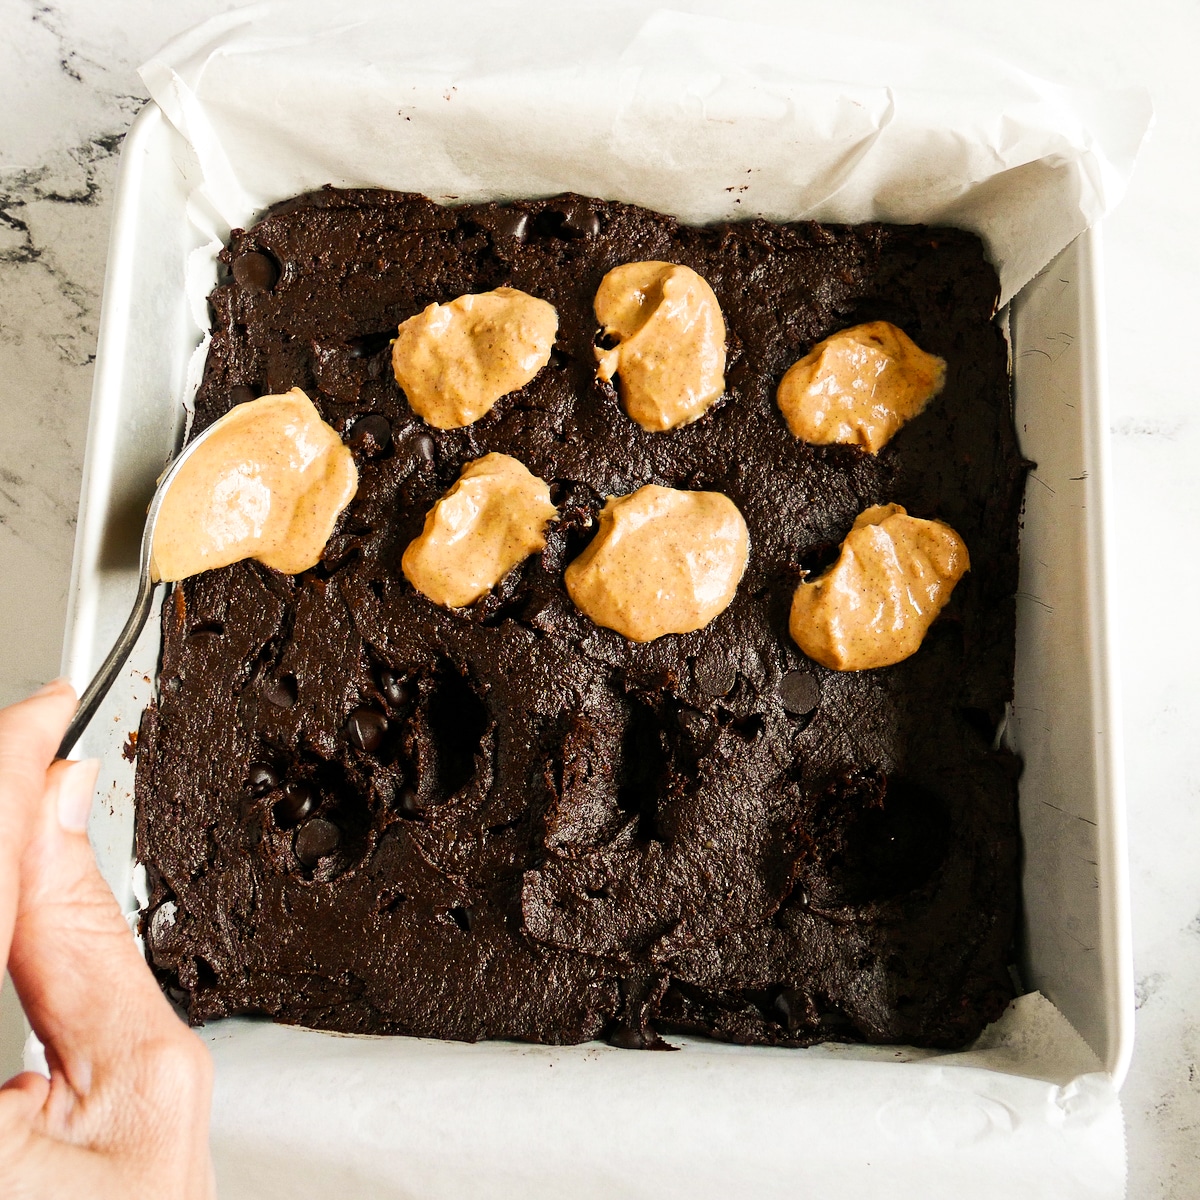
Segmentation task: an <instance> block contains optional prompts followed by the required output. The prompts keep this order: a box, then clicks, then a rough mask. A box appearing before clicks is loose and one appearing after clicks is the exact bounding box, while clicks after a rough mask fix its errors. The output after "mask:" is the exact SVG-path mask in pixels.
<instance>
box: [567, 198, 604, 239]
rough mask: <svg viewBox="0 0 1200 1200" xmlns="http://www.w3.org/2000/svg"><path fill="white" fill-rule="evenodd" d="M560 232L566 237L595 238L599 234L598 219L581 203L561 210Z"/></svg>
mask: <svg viewBox="0 0 1200 1200" xmlns="http://www.w3.org/2000/svg"><path fill="white" fill-rule="evenodd" d="M562 231H563V233H565V234H566V235H567V237H595V236H596V234H598V233H599V232H600V218H599V217H598V216H597V215H596V214H595V212H593V211H592V209H591V208H590V207H589V206H588V205H587V204H584V203H583V202H582V201H581V202H580V203H578V204H572V205H571V206H570V207H569V208H566V209H564V210H563V215H562Z"/></svg>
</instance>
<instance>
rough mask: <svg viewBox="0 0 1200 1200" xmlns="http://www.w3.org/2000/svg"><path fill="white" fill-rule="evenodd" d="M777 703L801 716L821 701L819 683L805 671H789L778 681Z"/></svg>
mask: <svg viewBox="0 0 1200 1200" xmlns="http://www.w3.org/2000/svg"><path fill="white" fill-rule="evenodd" d="M779 703H780V704H782V705H783V707H784V708H785V709H787V711H788V712H790V713H795V715H796V716H798V717H802V716H804V715H805V714H806V713H810V712H812V710H813V709H814V708H816V707H817V705H818V704H820V703H821V685H820V684H819V683H818V682H817V679H816V676H815V675H810V674H809V673H808V672H807V671H789V672H788V673H787V674H786V675H785V676H784V677H783V678H782V679H781V680H780V681H779Z"/></svg>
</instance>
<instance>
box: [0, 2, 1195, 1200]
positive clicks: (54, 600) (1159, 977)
mask: <svg viewBox="0 0 1200 1200" xmlns="http://www.w3.org/2000/svg"><path fill="white" fill-rule="evenodd" d="M749 6H750V0H748V7H749ZM232 7H235V6H234V5H231V4H229V3H224V2H220V0H172V2H171V3H166V2H165V0H109V2H108V3H105V4H103V5H97V4H94V3H83V2H82V0H60V2H59V3H54V4H47V3H38V2H37V0H0V629H3V631H4V634H3V637H2V638H0V647H2V649H0V703H6V702H8V701H11V700H13V699H16V698H17V697H19V696H21V695H23V694H24V693H26V692H27V691H28V690H30V689H31V688H32V687H33V686H35V685H37V684H39V683H41V682H42V681H44V680H45V679H47V678H49V677H50V676H52V675H54V674H56V673H57V669H58V661H59V654H60V649H61V640H62V629H63V618H64V613H65V604H66V590H67V583H68V577H69V572H70V561H71V550H72V541H73V536H74V524H75V510H76V505H77V502H78V495H79V481H80V464H81V461H82V456H83V448H84V440H85V435H86V426H87V411H88V402H89V397H90V391H91V368H92V360H93V355H94V352H95V341H96V329H97V322H98V318H99V298H100V291H101V287H102V282H103V274H104V263H105V257H106V252H107V240H108V225H109V218H110V210H111V199H112V189H113V182H114V178H115V173H116V166H117V158H118V155H119V151H120V143H121V139H122V137H123V135H124V133H125V131H126V130H127V129H128V127H129V124H130V122H131V121H132V119H133V116H134V115H135V114H136V112H137V110H138V109H139V108H140V106H141V104H142V103H143V98H144V91H143V89H142V85H141V81H140V80H139V79H138V77H137V74H136V66H137V64H138V63H140V62H141V61H142V60H144V59H145V58H146V57H148V56H149V55H150V54H151V53H152V52H153V51H154V50H155V49H157V48H158V47H159V46H160V45H161V44H162V43H163V42H165V41H166V40H167V39H168V38H169V37H171V36H172V35H173V34H175V33H176V32H179V31H181V30H183V29H185V28H187V27H188V26H190V25H192V24H194V23H195V22H197V21H199V20H201V19H203V18H204V17H206V16H208V15H211V14H214V13H217V12H221V11H225V10H226V9H228V8H232ZM855 7H856V9H857V10H858V11H860V12H863V13H866V14H867V15H868V16H869V15H870V14H871V13H875V14H877V15H878V16H879V18H880V20H883V19H884V14H885V12H887V11H888V9H889V5H887V4H885V3H884V0H859V2H858V3H857V4H856V6H855ZM908 10H909V11H911V15H912V19H913V20H914V21H917V20H923V21H928V22H929V23H930V25H931V27H934V26H936V25H937V24H938V23H939V22H943V21H947V20H949V21H957V22H959V23H962V22H969V24H970V26H971V28H972V29H973V30H974V31H975V32H976V33H977V34H978V36H979V38H980V39H981V41H984V42H985V43H986V44H988V45H989V46H990V47H991V48H992V49H993V50H994V51H995V52H997V53H1001V54H1004V55H1006V56H1008V57H1010V58H1013V59H1015V60H1017V61H1018V62H1021V63H1022V64H1024V65H1026V66H1028V67H1029V68H1030V69H1031V70H1034V71H1038V72H1039V73H1042V74H1046V75H1051V76H1058V77H1060V78H1064V79H1067V80H1072V81H1075V82H1091V83H1111V84H1123V83H1134V82H1143V83H1146V84H1148V85H1149V86H1150V87H1151V89H1152V91H1153V93H1154V97H1155V102H1156V106H1157V109H1158V114H1159V115H1158V125H1157V128H1156V130H1155V132H1154V135H1153V137H1152V138H1151V140H1150V142H1149V144H1148V145H1147V147H1146V148H1145V150H1144V152H1143V156H1142V159H1141V161H1140V164H1139V167H1138V171H1137V174H1136V176H1135V179H1134V182H1133V186H1132V188H1131V190H1130V194H1129V196H1128V198H1127V199H1126V201H1125V203H1124V204H1123V206H1122V207H1121V208H1120V209H1118V211H1117V212H1116V213H1115V214H1114V215H1113V216H1112V217H1111V218H1110V219H1109V220H1108V221H1107V222H1106V227H1105V243H1106V257H1107V272H1106V279H1107V288H1108V319H1109V332H1110V336H1109V356H1110V366H1109V385H1110V393H1111V399H1112V409H1113V426H1112V432H1113V438H1112V452H1113V465H1114V474H1115V484H1116V486H1115V506H1114V512H1113V513H1112V521H1111V525H1112V534H1113V548H1114V554H1115V565H1116V568H1117V571H1116V601H1117V612H1118V618H1119V620H1120V622H1121V628H1122V637H1121V664H1120V666H1121V670H1122V672H1123V675H1124V691H1123V695H1124V708H1125V721H1124V737H1125V746H1126V758H1127V767H1128V770H1127V787H1128V796H1129V827H1130V845H1131V855H1130V858H1131V863H1130V868H1131V880H1132V888H1133V905H1134V946H1135V964H1136V973H1137V1018H1138V1033H1137V1038H1138V1040H1137V1047H1136V1050H1135V1055H1134V1065H1133V1069H1132V1072H1131V1074H1130V1077H1129V1080H1128V1082H1127V1084H1126V1087H1125V1089H1124V1092H1123V1094H1122V1098H1123V1103H1124V1107H1125V1113H1126V1120H1127V1125H1128V1139H1129V1159H1130V1190H1129V1195H1130V1196H1131V1197H1133V1198H1134V1200H1191V1198H1192V1197H1197V1196H1200V870H1197V865H1196V864H1197V859H1198V857H1200V770H1198V769H1197V767H1196V761H1197V755H1196V753H1195V749H1194V747H1195V745H1196V743H1197V740H1198V739H1197V733H1196V731H1197V729H1198V728H1200V687H1198V686H1197V681H1198V680H1200V638H1198V637H1197V636H1196V634H1195V632H1194V625H1195V617H1194V615H1193V614H1194V611H1195V608H1196V603H1197V597H1198V596H1200V554H1198V553H1197V551H1196V546H1197V534H1196V531H1195V524H1196V522H1195V518H1194V516H1193V515H1192V513H1193V507H1194V504H1195V486H1194V479H1195V476H1196V474H1197V472H1198V470H1200V419H1198V413H1200V409H1198V405H1200V384H1197V382H1196V377H1195V372H1193V371H1191V369H1190V368H1191V358H1192V356H1193V354H1194V350H1193V348H1192V347H1193V342H1194V341H1195V334H1194V333H1193V331H1194V330H1195V329H1196V328H1197V327H1198V322H1197V317H1198V316H1200V312H1198V309H1200V302H1198V301H1197V295H1196V293H1197V289H1196V285H1195V280H1196V279H1197V278H1198V277H1200V240H1197V239H1196V238H1195V237H1194V236H1193V235H1192V233H1191V232H1190V230H1191V228H1192V214H1193V211H1194V208H1195V197H1196V194H1197V190H1198V189H1200V125H1198V124H1197V122H1196V121H1195V120H1194V116H1193V113H1194V101H1193V97H1192V83H1191V79H1192V75H1193V63H1192V57H1193V54H1194V48H1195V47H1196V46H1197V45H1200V9H1197V8H1196V6H1195V5H1191V4H1189V5H1184V4H1179V3H1177V2H1175V0H1146V2H1145V3H1143V4H1141V5H1139V6H1137V9H1136V20H1135V19H1133V18H1134V16H1135V13H1134V12H1133V10H1131V9H1130V8H1129V6H1128V5H1127V4H1125V3H1124V2H1123V0H1063V2H1062V3H1060V4H1059V5H1057V6H1048V5H1045V4H1043V3H1041V2H1040V0H1011V2H1010V3H1009V4H1007V5H1006V6H1004V7H1003V8H1002V9H1001V8H995V9H992V8H988V9H983V8H977V7H975V6H972V7H971V8H970V9H969V10H964V8H963V6H962V5H961V4H957V3H954V2H952V0H924V2H923V3H914V4H911V5H909V6H908ZM814 11H819V12H825V13H827V14H828V15H829V16H830V17H831V19H832V18H835V17H836V16H837V13H838V11H839V10H838V7H837V6H836V5H834V4H833V3H832V0H829V2H828V3H824V4H820V5H817V6H815V9H814ZM16 1036H17V1035H16V1033H15V1032H14V1024H13V1013H12V1008H11V992H10V989H8V988H6V989H5V992H4V998H3V1000H0V1074H7V1072H8V1071H9V1070H11V1069H12V1066H13V1062H14V1058H13V1054H14V1045H15V1042H14V1039H15V1037H16ZM932 1194H936V1193H935V1190H934V1189H932V1188H931V1195H932Z"/></svg>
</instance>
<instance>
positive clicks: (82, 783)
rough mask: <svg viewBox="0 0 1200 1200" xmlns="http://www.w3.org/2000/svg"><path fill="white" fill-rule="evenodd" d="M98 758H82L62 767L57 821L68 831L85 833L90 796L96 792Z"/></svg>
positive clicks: (90, 809)
mask: <svg viewBox="0 0 1200 1200" xmlns="http://www.w3.org/2000/svg"><path fill="white" fill-rule="evenodd" d="M99 773H100V760H99V759H98V758H83V759H79V760H78V761H77V762H70V763H68V764H67V765H66V766H65V767H64V768H63V769H62V778H61V780H60V782H59V787H58V823H59V824H60V825H61V826H62V827H63V829H65V830H66V831H67V832H68V833H86V832H87V826H88V816H89V815H90V813H91V811H92V798H93V796H94V795H95V793H96V776H97V775H98V774H99Z"/></svg>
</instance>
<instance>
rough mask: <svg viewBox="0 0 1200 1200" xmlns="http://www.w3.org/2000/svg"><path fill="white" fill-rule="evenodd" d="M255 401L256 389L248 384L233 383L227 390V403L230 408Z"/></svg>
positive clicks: (256, 397)
mask: <svg viewBox="0 0 1200 1200" xmlns="http://www.w3.org/2000/svg"><path fill="white" fill-rule="evenodd" d="M257 399H258V391H257V389H256V388H252V387H250V385H249V384H246V383H235V384H234V385H233V387H231V388H230V389H229V403H230V406H231V407H232V406H234V405H238V404H249V403H250V401H251V400H257Z"/></svg>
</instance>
